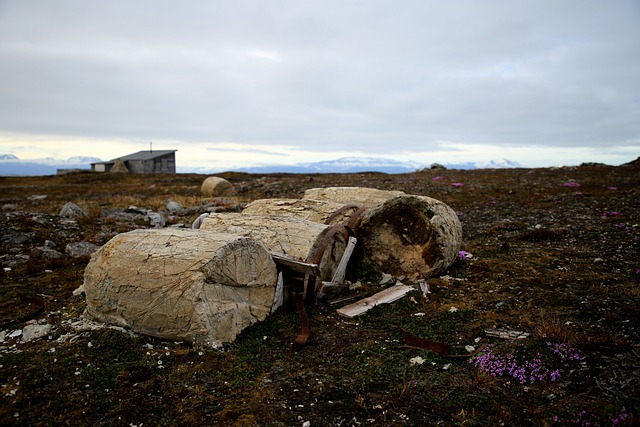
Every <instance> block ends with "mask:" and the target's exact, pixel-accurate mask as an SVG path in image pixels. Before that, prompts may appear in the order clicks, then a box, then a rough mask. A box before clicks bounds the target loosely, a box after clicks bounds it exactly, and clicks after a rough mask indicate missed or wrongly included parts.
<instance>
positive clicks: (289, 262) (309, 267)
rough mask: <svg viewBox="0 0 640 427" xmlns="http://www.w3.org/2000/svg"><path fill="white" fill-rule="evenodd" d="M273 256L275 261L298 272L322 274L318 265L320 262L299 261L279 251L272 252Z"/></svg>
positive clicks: (314, 274)
mask: <svg viewBox="0 0 640 427" xmlns="http://www.w3.org/2000/svg"><path fill="white" fill-rule="evenodd" d="M271 258H273V261H274V262H275V263H276V264H279V265H282V266H285V267H288V268H289V269H291V270H293V271H296V272H298V273H302V274H309V275H312V276H320V268H319V267H318V264H310V263H308V262H304V261H299V260H297V259H295V258H292V257H290V256H287V255H285V254H280V253H277V252H271Z"/></svg>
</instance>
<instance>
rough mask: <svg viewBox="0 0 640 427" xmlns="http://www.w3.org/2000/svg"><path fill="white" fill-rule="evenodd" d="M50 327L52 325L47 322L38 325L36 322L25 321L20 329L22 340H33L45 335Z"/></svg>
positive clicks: (49, 330)
mask: <svg viewBox="0 0 640 427" xmlns="http://www.w3.org/2000/svg"><path fill="white" fill-rule="evenodd" d="M52 328H53V326H51V325H50V324H48V323H45V324H43V325H40V324H38V323H36V322H30V323H27V324H26V325H25V327H24V328H23V329H22V341H23V342H30V341H33V340H37V339H38V338H42V337H44V336H47V335H49V333H50V332H51V329H52Z"/></svg>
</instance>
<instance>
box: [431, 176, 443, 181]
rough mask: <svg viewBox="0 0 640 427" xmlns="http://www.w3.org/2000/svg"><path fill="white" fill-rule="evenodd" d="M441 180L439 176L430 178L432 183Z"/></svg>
mask: <svg viewBox="0 0 640 427" xmlns="http://www.w3.org/2000/svg"><path fill="white" fill-rule="evenodd" d="M441 179H442V177H441V176H440V175H438V176H434V177H433V178H431V180H432V181H440V180H441Z"/></svg>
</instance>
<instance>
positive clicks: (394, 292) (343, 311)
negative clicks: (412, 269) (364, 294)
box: [336, 283, 414, 318]
mask: <svg viewBox="0 0 640 427" xmlns="http://www.w3.org/2000/svg"><path fill="white" fill-rule="evenodd" d="M413 290H414V288H413V287H411V286H408V285H403V284H402V283H400V284H397V285H395V286H392V287H390V288H387V289H385V290H383V291H380V292H378V293H377V294H375V295H372V296H370V297H369V298H365V299H362V300H360V301H357V302H354V303H353V304H349V305H347V306H345V307H342V308H339V309H338V310H336V311H337V313H338V314H339V315H341V316H344V317H349V318H351V317H356V316H360V315H361V314H363V313H366V312H367V311H369V310H371V309H372V308H373V307H375V306H376V305H379V304H388V303H392V302H394V301H397V300H399V299H400V298H402V297H403V296H405V295H406V294H407V292H409V291H413Z"/></svg>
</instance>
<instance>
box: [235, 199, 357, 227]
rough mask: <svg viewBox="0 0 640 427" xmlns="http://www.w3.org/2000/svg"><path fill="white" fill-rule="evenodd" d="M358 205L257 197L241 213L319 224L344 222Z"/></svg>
mask: <svg viewBox="0 0 640 427" xmlns="http://www.w3.org/2000/svg"><path fill="white" fill-rule="evenodd" d="M357 209H358V206H355V205H350V204H345V203H339V202H332V201H328V200H312V199H259V200H255V201H253V202H251V203H249V204H248V205H247V206H246V207H245V208H244V210H243V211H242V213H245V214H249V215H270V216H286V217H292V218H301V219H305V220H307V221H313V222H319V223H321V224H346V223H347V222H348V221H349V219H350V218H351V215H352V214H353V213H354V212H355V211H356V210H357Z"/></svg>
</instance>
